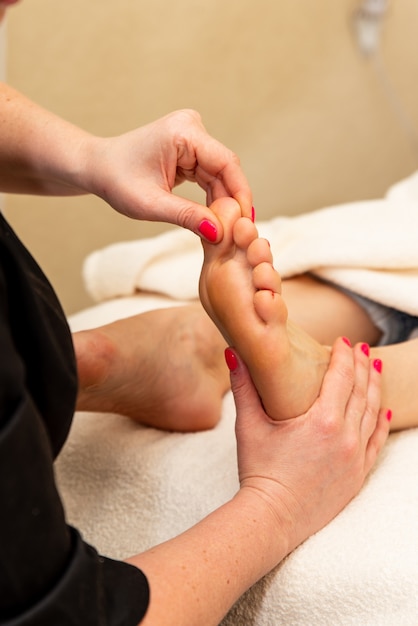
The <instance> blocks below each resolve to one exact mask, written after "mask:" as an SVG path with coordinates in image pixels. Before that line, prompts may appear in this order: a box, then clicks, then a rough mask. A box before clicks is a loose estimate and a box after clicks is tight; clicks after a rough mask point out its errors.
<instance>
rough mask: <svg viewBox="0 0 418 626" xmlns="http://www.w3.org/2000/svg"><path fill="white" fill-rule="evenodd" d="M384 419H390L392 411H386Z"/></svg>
mask: <svg viewBox="0 0 418 626" xmlns="http://www.w3.org/2000/svg"><path fill="white" fill-rule="evenodd" d="M386 419H387V421H388V422H390V421H391V420H392V411H391V410H390V409H388V410H387V411H386Z"/></svg>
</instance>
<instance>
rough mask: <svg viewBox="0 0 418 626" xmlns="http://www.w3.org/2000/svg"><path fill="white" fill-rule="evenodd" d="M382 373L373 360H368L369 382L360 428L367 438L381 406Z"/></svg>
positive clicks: (373, 426)
mask: <svg viewBox="0 0 418 626" xmlns="http://www.w3.org/2000/svg"><path fill="white" fill-rule="evenodd" d="M381 397H382V375H381V369H380V368H376V366H375V362H374V361H369V383H368V388H367V404H366V408H365V411H364V415H363V418H362V423H361V428H362V431H363V433H364V435H365V437H366V438H367V439H369V437H370V436H371V434H372V433H373V431H374V430H375V428H376V423H377V419H378V415H379V411H380V407H381Z"/></svg>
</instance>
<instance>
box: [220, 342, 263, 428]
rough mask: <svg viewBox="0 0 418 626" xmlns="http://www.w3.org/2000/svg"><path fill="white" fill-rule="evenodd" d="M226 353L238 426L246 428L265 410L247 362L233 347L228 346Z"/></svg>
mask: <svg viewBox="0 0 418 626" xmlns="http://www.w3.org/2000/svg"><path fill="white" fill-rule="evenodd" d="M225 355H226V358H227V364H228V367H229V368H230V373H231V390H232V393H233V396H234V402H235V408H236V413H237V427H240V428H245V427H246V426H247V425H249V424H251V423H252V422H253V419H254V418H255V416H256V415H259V414H260V410H261V411H263V413H264V410H263V408H262V404H261V400H260V397H259V395H258V392H257V389H256V388H255V386H254V383H253V381H252V379H251V376H250V373H249V371H248V369H247V367H246V365H245V363H244V362H243V361H242V360H241V359H240V358H239V356H238V354H237V353H236V352H235V350H233V349H231V348H227V350H226V352H225ZM266 418H267V416H266Z"/></svg>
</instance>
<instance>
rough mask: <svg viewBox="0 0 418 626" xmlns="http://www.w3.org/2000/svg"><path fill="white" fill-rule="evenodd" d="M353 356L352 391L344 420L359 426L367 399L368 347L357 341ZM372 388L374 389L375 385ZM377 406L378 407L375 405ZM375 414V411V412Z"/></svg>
mask: <svg viewBox="0 0 418 626" xmlns="http://www.w3.org/2000/svg"><path fill="white" fill-rule="evenodd" d="M353 357H354V384H353V391H352V393H351V395H350V399H349V401H348V403H347V410H346V420H348V421H349V424H350V425H351V426H352V427H353V428H355V430H356V432H358V429H359V428H360V424H361V423H362V420H363V417H364V415H365V411H366V409H367V406H368V399H369V391H370V388H369V370H370V360H369V347H368V345H367V344H365V343H358V344H356V345H355V346H354V348H353ZM372 388H373V389H374V390H375V391H376V387H375V385H372ZM377 408H379V407H377ZM376 415H377V413H376Z"/></svg>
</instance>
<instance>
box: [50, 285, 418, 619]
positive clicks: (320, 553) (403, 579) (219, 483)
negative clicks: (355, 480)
mask: <svg viewBox="0 0 418 626" xmlns="http://www.w3.org/2000/svg"><path fill="white" fill-rule="evenodd" d="M171 304H173V302H172V301H170V300H169V299H168V298H162V297H156V296H151V295H149V296H137V297H130V298H120V299H115V300H111V301H109V302H106V303H102V304H100V305H97V306H95V307H92V308H91V309H89V310H86V311H84V312H82V313H80V314H78V315H75V316H73V318H72V319H71V325H72V328H73V329H74V330H77V329H82V328H88V327H92V326H95V325H99V324H102V323H106V322H108V321H111V320H113V319H116V318H120V317H124V316H129V315H133V314H135V313H137V312H140V311H143V310H148V309H152V308H158V307H162V306H168V305H171ZM234 420H235V409H234V404H233V399H232V395H231V393H228V394H227V396H226V397H225V400H224V403H223V412H222V419H221V422H220V424H219V425H218V426H217V427H216V428H215V429H213V430H211V431H207V432H203V433H195V434H175V433H164V432H161V431H158V430H154V429H152V428H145V427H142V426H139V425H138V424H135V423H134V422H132V421H131V420H129V419H126V418H123V417H120V416H116V415H101V414H92V413H79V414H77V415H76V417H75V421H74V424H73V428H72V431H71V433H70V437H69V440H68V442H67V444H66V445H65V447H64V449H63V451H62V453H61V455H60V457H59V459H58V461H57V463H56V473H57V478H58V483H59V486H60V490H61V493H62V495H63V498H64V502H65V506H66V511H67V516H68V518H69V521H70V522H71V523H72V524H74V525H76V526H77V527H78V528H79V529H80V530H81V531H82V533H83V535H84V537H85V538H86V540H88V541H90V542H91V543H92V544H94V545H95V546H96V547H97V548H98V549H99V550H100V551H101V552H102V553H104V554H107V555H109V556H111V557H114V558H122V557H124V556H127V555H129V554H132V553H135V552H138V551H141V550H144V549H146V548H148V547H150V546H152V545H154V544H156V543H158V542H160V541H163V540H165V539H168V538H170V537H172V536H174V535H176V534H178V533H179V532H181V531H182V530H184V529H186V528H188V527H189V526H191V525H192V524H193V523H195V522H197V521H198V520H199V519H201V518H202V517H203V516H204V515H205V514H207V513H209V512H210V511H211V510H213V509H214V508H215V507H217V506H219V505H220V504H222V503H223V502H225V501H226V500H228V499H229V498H231V496H232V495H233V494H234V493H235V492H236V490H237V487H238V482H237V470H236V448H235V436H234ZM417 451H418V429H414V430H410V431H407V432H403V433H400V434H396V435H391V437H390V440H389V442H388V444H387V446H386V448H385V450H384V451H383V453H382V455H381V457H380V460H379V462H378V464H377V465H376V467H375V469H374V471H373V473H372V474H371V476H370V477H369V479H368V481H367V483H366V485H365V487H364V488H363V490H362V491H361V493H360V494H359V495H358V496H357V497H356V498H355V499H354V500H353V502H352V503H351V504H350V505H349V506H348V507H347V508H346V509H345V510H344V511H343V512H342V513H341V514H340V515H339V516H338V517H337V518H336V519H335V520H333V521H332V522H331V523H330V524H329V525H328V526H327V527H326V528H324V529H323V530H322V531H320V532H319V533H317V534H316V535H315V536H313V537H311V538H310V539H309V540H308V541H306V542H305V543H304V544H303V545H302V546H300V547H299V548H298V549H297V550H296V551H294V552H293V553H292V554H291V555H290V556H289V557H288V558H287V559H286V560H285V561H284V562H283V563H282V564H281V565H280V566H279V567H278V568H277V569H276V570H275V571H274V572H273V573H271V574H270V575H269V576H267V577H266V578H265V579H263V580H262V581H261V582H260V583H258V584H256V585H255V586H254V587H253V588H252V589H250V590H249V591H248V593H247V594H245V596H244V597H243V598H241V599H240V600H239V602H238V603H237V604H236V605H235V606H234V607H233V609H232V610H231V612H230V613H229V614H228V616H227V617H226V618H225V620H224V621H223V623H222V626H417V624H418V532H417V520H418V453H417ZM202 626H204V624H202Z"/></svg>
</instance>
